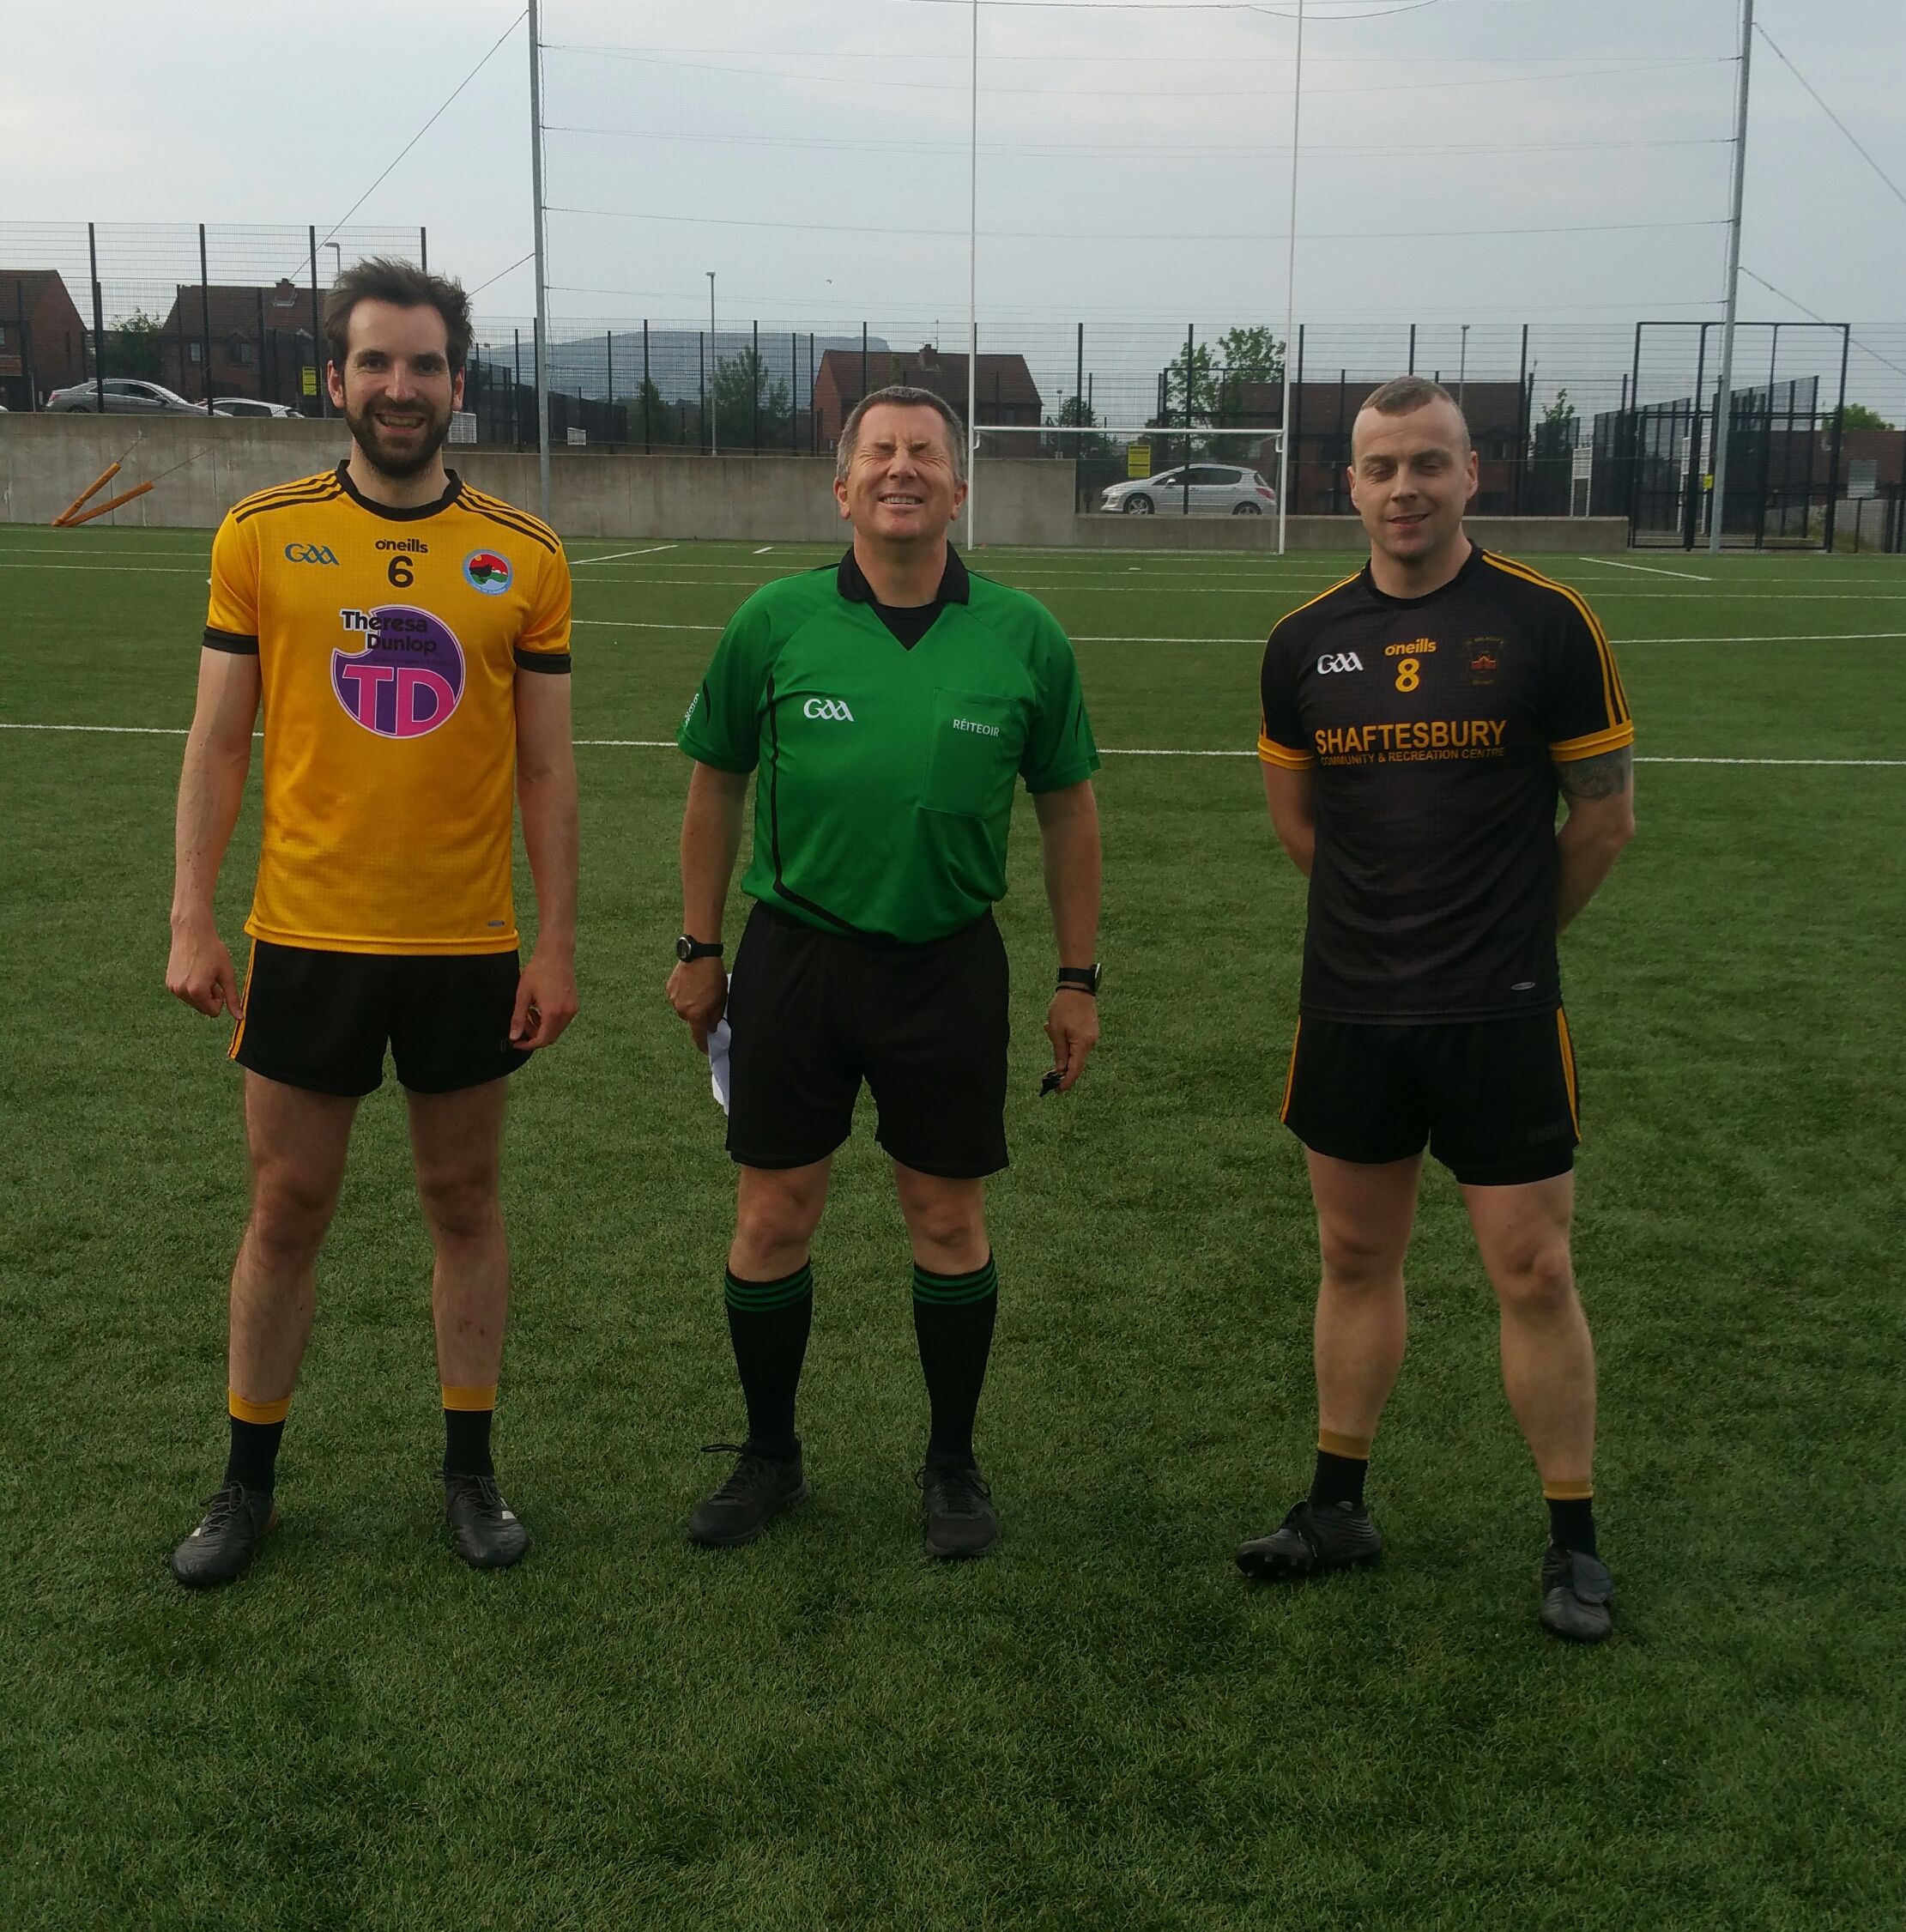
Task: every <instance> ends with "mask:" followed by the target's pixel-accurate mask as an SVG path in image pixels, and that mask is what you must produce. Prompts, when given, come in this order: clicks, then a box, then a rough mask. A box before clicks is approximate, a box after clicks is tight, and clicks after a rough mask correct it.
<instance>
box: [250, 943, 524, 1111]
mask: <svg viewBox="0 0 1906 1932" xmlns="http://www.w3.org/2000/svg"><path fill="white" fill-rule="evenodd" d="M520 970H521V969H520V966H519V965H518V962H517V955H516V954H514V953H428V954H426V953H407V954H386V953H326V952H321V951H319V950H318V948H315V947H309V946H280V945H279V944H277V943H276V942H275V941H273V940H269V939H255V940H253V941H252V942H251V972H250V973H249V974H248V975H247V977H246V979H245V1017H244V1019H243V1020H241V1021H239V1029H238V1031H237V1033H234V1034H233V1036H232V1057H233V1059H234V1060H236V1061H237V1062H238V1063H239V1065H240V1066H241V1067H248V1068H250V1069H251V1071H252V1072H253V1073H255V1074H263V1075H264V1077H265V1078H266V1079H267V1080H276V1081H283V1082H284V1084H285V1085H286V1086H287V1087H304V1088H306V1090H307V1091H308V1092H310V1093H348V1094H354V1095H362V1094H366V1093H375V1092H376V1090H377V1089H378V1087H380V1086H381V1085H382V1084H383V1082H384V1046H385V1044H386V1043H388V1044H389V1045H390V1056H391V1058H392V1059H393V1060H395V1061H396V1067H397V1078H398V1079H399V1080H400V1081H402V1083H403V1084H404V1085H405V1086H406V1087H408V1088H409V1089H410V1091H411V1092H412V1093H455V1092H457V1090H458V1089H459V1088H461V1087H479V1086H481V1085H482V1083H483V1082H484V1081H490V1080H497V1079H499V1078H500V1077H501V1076H502V1075H505V1074H513V1073H514V1072H515V1071H516V1070H517V1068H518V1067H520V1066H521V1065H522V1064H523V1062H524V1061H525V1060H527V1059H528V1058H529V1055H528V1054H527V1053H523V1052H520V1051H517V1048H515V1047H513V1046H511V1045H509V1044H508V1039H509V1032H510V1015H511V1012H512V1011H513V1010H514V1009H515V1007H516V997H517V975H518V972H520Z"/></svg>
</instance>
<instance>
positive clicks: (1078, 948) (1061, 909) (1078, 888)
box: [1032, 778, 1100, 1093]
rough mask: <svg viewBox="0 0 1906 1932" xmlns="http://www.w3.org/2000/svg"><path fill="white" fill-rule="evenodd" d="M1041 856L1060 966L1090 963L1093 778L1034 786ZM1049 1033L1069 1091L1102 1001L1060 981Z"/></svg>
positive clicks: (1094, 910) (1094, 915)
mask: <svg viewBox="0 0 1906 1932" xmlns="http://www.w3.org/2000/svg"><path fill="white" fill-rule="evenodd" d="M1032 809H1033V810H1034V812H1035V813H1037V814H1038V821H1039V857H1040V859H1041V861H1042V863H1043V864H1044V869H1045V896H1046V903H1047V905H1050V907H1051V909H1052V936H1053V938H1054V940H1055V941H1056V942H1057V944H1058V948H1059V964H1060V965H1061V966H1091V965H1092V963H1093V962H1094V961H1095V960H1097V959H1098V899H1099V874H1100V859H1099V845H1098V800H1097V799H1096V798H1095V797H1094V796H1092V780H1091V779H1090V778H1086V779H1083V780H1081V782H1080V783H1079V784H1068V785H1061V786H1060V787H1059V788H1058V789H1057V790H1055V791H1036V792H1034V793H1033V795H1032ZM1045 1031H1046V1038H1047V1039H1050V1041H1051V1042H1052V1063H1053V1065H1054V1066H1055V1067H1056V1069H1058V1073H1059V1091H1060V1092H1061V1093H1065V1092H1066V1091H1067V1090H1068V1088H1069V1087H1071V1086H1072V1085H1073V1083H1074V1081H1076V1080H1077V1079H1078V1078H1079V1075H1080V1074H1081V1073H1082V1072H1083V1071H1084V1070H1085V1065H1086V1055H1087V1054H1089V1053H1090V1052H1091V1051H1092V1048H1093V1047H1094V1046H1096V1045H1098V1001H1097V1000H1096V999H1094V998H1093V997H1092V995H1091V994H1090V993H1086V992H1083V991H1080V990H1079V989H1078V988H1076V987H1071V986H1062V987H1061V988H1060V989H1059V990H1058V991H1057V992H1056V993H1055V994H1054V995H1053V996H1052V1003H1051V1005H1050V1007H1048V1008H1047V1009H1046V1016H1045Z"/></svg>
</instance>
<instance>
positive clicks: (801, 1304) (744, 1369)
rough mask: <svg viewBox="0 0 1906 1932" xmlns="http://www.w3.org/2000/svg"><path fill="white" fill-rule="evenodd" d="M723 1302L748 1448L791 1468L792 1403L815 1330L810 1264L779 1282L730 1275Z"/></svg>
mask: <svg viewBox="0 0 1906 1932" xmlns="http://www.w3.org/2000/svg"><path fill="white" fill-rule="evenodd" d="M722 1299H723V1301H724V1302H726V1303H727V1305H728V1339H729V1344H730V1345H731V1346H732V1347H733V1348H734V1350H735V1373H736V1374H737V1375H739V1376H740V1377H741V1395H742V1397H743V1399H744V1400H745V1401H746V1402H747V1446H748V1448H749V1449H750V1450H752V1451H753V1452H754V1453H755V1454H756V1455H757V1456H771V1457H774V1458H775V1459H776V1460H777V1461H779V1462H784V1463H785V1462H791V1461H792V1460H793V1459H794V1457H795V1456H796V1453H797V1452H798V1451H799V1448H800V1444H799V1443H798V1442H797V1441H796V1438H795V1432H794V1404H795V1397H796V1395H797V1394H798V1393H799V1391H800V1388H801V1367H802V1363H803V1362H805V1361H806V1360H807V1359H808V1330H809V1329H811V1328H812V1327H813V1326H814V1263H812V1262H811V1261H804V1262H802V1264H801V1265H800V1267H798V1268H797V1269H795V1271H794V1272H793V1274H791V1275H783V1276H782V1277H781V1278H780V1280H779V1281H742V1280H741V1277H740V1276H739V1275H735V1273H733V1272H732V1271H731V1270H730V1271H728V1272H726V1273H724V1275H723V1281H722Z"/></svg>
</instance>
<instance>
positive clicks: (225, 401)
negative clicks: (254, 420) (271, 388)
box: [212, 396, 298, 416]
mask: <svg viewBox="0 0 1906 1932" xmlns="http://www.w3.org/2000/svg"><path fill="white" fill-rule="evenodd" d="M212 414H213V415H219V416H294V415H297V414H298V412H297V411H296V410H295V409H293V408H292V407H291V405H290V404H289V403H265V402H261V401H260V400H259V399H258V397H256V396H215V397H213V398H212Z"/></svg>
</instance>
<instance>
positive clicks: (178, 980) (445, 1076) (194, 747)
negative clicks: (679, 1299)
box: [166, 260, 577, 1585]
mask: <svg viewBox="0 0 1906 1932" xmlns="http://www.w3.org/2000/svg"><path fill="white" fill-rule="evenodd" d="M324 336H325V348H326V353H327V355H328V357H329V368H328V370H327V380H328V383H329V385H330V397H331V400H332V402H333V403H336V405H337V407H338V408H339V409H341V410H342V412H343V415H344V417H345V421H347V423H348V426H349V427H350V432H351V437H352V445H353V446H352V449H351V451H350V454H349V455H348V457H346V458H345V460H344V461H343V462H342V463H339V464H338V465H337V467H336V469H327V470H324V471H321V472H320V473H319V474H318V475H315V476H309V477H306V478H305V479H304V480H303V481H298V482H293V483H287V484H285V485H283V486H281V487H280V488H275V489H269V490H263V491H261V492H259V494H257V495H256V496H252V497H248V498H247V499H246V500H245V501H244V502H242V503H240V504H239V505H238V506H236V507H235V508H234V509H233V510H232V511H231V512H230V513H229V514H228V515H227V517H226V519H225V521H224V523H223V524H221V526H220V528H219V532H218V535H217V537H216V538H215V541H214V543H213V546H212V590H211V605H210V611H209V615H208V618H207V621H206V629H205V639H204V649H203V651H202V652H201V655H200V660H199V673H198V704H197V712H196V714H195V716H194V718H193V721H192V729H191V735H190V736H189V738H188V740H187V742H186V749H185V772H184V774H183V776H182V778H181V779H180V782H179V789H178V839H177V878H176V884H175V887H174V890H173V895H172V956H171V959H170V961H169V962H168V964H167V966H166V986H167V989H168V990H170V991H171V992H172V993H173V994H175V995H176V996H178V998H180V999H182V1000H184V1001H185V1002H186V1003H187V1004H188V1005H190V1006H192V1007H195V1008H197V1009H198V1010H199V1011H200V1012H201V1013H204V1014H210V1015H213V1016H216V1015H217V1014H220V1013H221V1012H229V1013H231V1014H233V1015H234V1016H235V1018H236V1019H237V1021H238V1027H237V1030H236V1032H235V1033H234V1034H233V1040H232V1048H231V1057H232V1058H233V1059H234V1060H236V1061H237V1062H238V1063H239V1064H240V1065H241V1066H242V1067H244V1068H245V1134H246V1142H247V1145H248V1148H249V1151H250V1155H251V1219H250V1220H249V1221H248V1223H247V1224H246V1226H245V1237H244V1239H243V1241H242V1243H241V1244H240V1245H239V1254H238V1259H237V1261H236V1263H234V1265H233V1270H232V1289H231V1328H230V1351H229V1374H228V1378H227V1379H228V1391H229V1392H228V1399H227V1409H228V1411H229V1414H230V1422H231V1450H230V1456H229V1459H228V1461H227V1465H226V1471H225V1478H224V1481H223V1482H222V1483H221V1486H220V1488H219V1490H218V1492H217V1493H216V1494H215V1495H214V1496H213V1497H211V1498H210V1499H209V1501H208V1505H207V1509H206V1513H205V1516H204V1518H203V1521H202V1522H201V1523H199V1525H198V1527H197V1529H195V1530H193V1532H192V1533H191V1535H190V1536H188V1537H187V1538H186V1539H185V1541H184V1542H183V1543H181V1544H180V1545H179V1546H178V1548H177V1550H175V1551H174V1552H173V1553H172V1573H173V1575H174V1576H176V1577H177V1578H178V1580H179V1581H180V1582H181V1583H183V1584H193V1585H203V1584H219V1583H225V1582H227V1581H229V1580H230V1579H231V1578H233V1577H235V1576H237V1575H238V1574H239V1572H241V1571H243V1570H244V1569H245V1566H246V1565H247V1564H248V1563H249V1562H250V1561H251V1557H252V1554H253V1553H254V1551H255V1550H256V1548H257V1544H258V1541H259V1539H260V1538H261V1537H263V1535H264V1533H265V1532H266V1530H267V1529H269V1528H270V1527H271V1525H272V1523H275V1521H276V1519H277V1518H276V1512H275V1508H274V1505H273V1493H274V1488H275V1468H276V1458H277V1452H278V1443H279V1438H280V1436H281V1433H282V1432H283V1429H284V1421H285V1415H286V1412H287V1410H288V1408H290V1405H291V1394H292V1387H293V1383H294V1382H295V1381H296V1379H297V1376H298V1366H299V1363H300V1359H301V1358H302V1357H303V1354H304V1352H305V1345H306V1341H307V1340H308V1339H309V1337H310V1334H311V1326H312V1311H313V1305H314V1298H315V1267H316V1263H317V1259H318V1249H319V1247H320V1245H322V1244H323V1241H324V1233H325V1231H326V1229H327V1227H328V1226H330V1219H331V1214H332V1211H333V1209H334V1208H336V1203H337V1196H338V1189H339V1186H340V1184H341V1183H342V1179H343V1174H344V1160H345V1153H346V1149H347V1148H348V1143H349V1141H350V1135H351V1123H352V1120H353V1117H354V1115H355V1114H356V1112H357V1106H358V1102H359V1101H360V1099H362V1098H363V1097H364V1095H365V1094H366V1093H370V1092H372V1090H373V1089H374V1088H376V1087H378V1085H379V1084H380V1083H381V1081H382V1080H383V1077H384V1051H385V1048H386V1046H388V1047H389V1049H390V1052H391V1055H392V1057H393V1059H394V1061H395V1063H396V1072H397V1078H398V1080H399V1081H401V1082H402V1085H403V1087H404V1089H405V1097H406V1102H407V1105H408V1112H409V1127H410V1143H411V1149H412V1153H413V1156H414V1161H415V1166H416V1176H417V1190H418V1194H419V1196H420V1198H421V1202H422V1205H423V1213H424V1220H425V1223H426V1226H427V1228H428V1230H429V1233H430V1239H431V1244H432V1246H433V1251H434V1254H435V1269H434V1273H433V1279H432V1305H433V1314H434V1317H435V1321H436V1330H437V1365H438V1373H439V1378H440V1381H441V1383H442V1387H443V1405H444V1431H445V1451H444V1465H443V1481H444V1493H445V1514H446V1516H447V1517H448V1520H449V1523H450V1525H451V1533H452V1536H453V1540H454V1541H455V1545H456V1548H457V1554H458V1555H459V1556H461V1557H462V1558H463V1560H464V1561H465V1562H466V1563H469V1564H470V1565H472V1566H475V1567H478V1568H499V1567H501V1566H505V1565H508V1564H511V1563H514V1562H516V1561H517V1560H518V1559H519V1558H520V1557H521V1556H522V1555H523V1551H524V1550H525V1549H526V1547H528V1541H529V1539H528V1534H527V1532H526V1531H525V1530H524V1529H523V1525H522V1523H519V1522H518V1521H517V1517H516V1516H515V1515H514V1513H513V1512H512V1511H511V1510H510V1509H509V1507H508V1506H507V1505H506V1504H505V1502H504V1500H503V1498H502V1495H501V1493H499V1490H498V1487H497V1484H496V1475H495V1470H494V1468H493V1464H492V1462H491V1457H490V1420H491V1414H492V1411H493V1408H494V1406H495V1401H496V1385H497V1381H498V1376H499V1369H500V1366H501V1363H502V1358H503V1329H504V1323H505V1316H506V1314H507V1311H508V1305H509V1292H510V1276H509V1254H508V1249H507V1246H506V1244H505V1236H504V1228H503V1216H502V1209H501V1206H500V1202H499V1191H498V1174H499V1165H500V1160H501V1153H502V1137H503V1115H504V1092H505V1089H504V1080H505V1076H506V1075H509V1074H511V1073H513V1072H514V1071H515V1070H516V1069H517V1068H518V1067H519V1066H521V1065H522V1064H523V1062H524V1060H525V1059H526V1058H527V1057H529V1054H531V1053H532V1052H534V1051H536V1050H537V1049H539V1048H541V1047H545V1046H548V1045H552V1044H553V1043H554V1041H555V1040H556V1039H558V1038H559V1037H560V1035H561V1033H562V1031H563V1029H564V1028H565V1027H566V1026H567V1025H568V1024H569V1022H570V1021H571V1020H572V1019H573V1018H574V1016H575V1013H576V977H575V966H574V957H575V937H576V852H577V809H576V771H575V763H574V760H573V756H572V752H571V749H570V704H569V689H570V687H569V679H568V676H567V675H566V674H567V672H568V670H569V603H570V593H569V566H568V562H567V560H566V558H565V557H564V555H563V550H562V545H561V544H560V542H558V540H557V538H556V536H555V535H554V532H553V531H551V530H549V529H548V527H547V526H546V525H545V524H542V523H540V522H538V521H537V519H536V518H534V517H530V516H528V515H525V514H524V513H523V512H522V511H520V510H516V509H513V508H511V506H509V505H508V504H505V503H503V502H500V501H499V500H497V499H496V498H494V497H491V496H487V495H485V494H483V493H482V492H481V491H480V490H475V489H472V488H470V487H469V485H468V484H467V483H464V482H463V481H461V480H460V479H459V478H458V477H457V475H456V474H455V472H454V471H451V470H446V469H445V467H444V462H443V457H442V453H441V452H442V448H443V443H444V439H445V436H446V435H447V434H448V433H449V429H450V419H451V411H452V410H453V409H456V408H457V405H458V404H459V403H461V401H462V399H463V365H464V361H465V359H466V357H467V356H468V354H469V346H470V323H469V299H468V298H467V297H466V296H465V294H464V293H463V289H462V288H460V287H459V286H458V285H457V284H456V283H455V282H445V281H444V280H442V279H441V278H439V277H438V276H431V275H427V274H425V273H423V272H422V271H421V270H417V269H414V268H412V267H411V266H410V265H409V264H408V263H403V262H396V261H385V260H373V261H367V262H360V263H357V264H356V265H355V266H354V267H353V268H351V269H350V270H348V271H346V272H345V273H344V274H343V275H342V276H339V278H338V280H337V282H336V286H335V287H334V288H333V289H332V291H331V294H330V300H328V302H327V303H326V305H325V312H324ZM261 702H262V704H263V717H264V733H263V737H264V827H263V839H262V842H261V851H260V855H259V861H258V875H257V887H256V890H255V893H254V896H253V899H252V905H251V918H249V919H248V920H247V921H246V922H245V930H246V931H247V932H248V933H249V934H250V935H251V941H252V947H251V968H250V971H249V972H248V974H247V976H246V979H245V990H244V992H243V994H242V995H241V994H240V992H239V984H238V981H237V978H236V976H235V974H234V972H233V965H232V957H231V954H229V953H228V952H227V950H226V948H225V945H224V942H223V941H222V940H221V938H220V936H219V933H218V929H217V927H216V925H215V923H214V918H213V888H214V886H215V883H216V881H217V877H218V870H219V866H220V863H221V860H222V859H223V857H224V855H225V850H226V847H227V844H228V843H229V841H230V839H231V835H232V831H233V826H234V825H235V823H236V822H237V820H238V815H239V806H240V803H241V802H242V800H243V797H244V792H245V776H246V772H247V769H248V767H249V766H250V763H251V738H252V728H253V725H254V724H255V723H256V721H257V718H258V715H259V710H260V705H261ZM512 787H513V789H514V792H515V796H516V800H517V802H518V803H519V804H520V807H521V809H522V815H523V845H524V848H525V850H526V851H528V853H529V869H530V872H531V874H532V875H533V878H534V881H535V893H536V905H537V913H538V918H537V930H536V942H535V950H534V951H533V952H532V954H530V957H529V961H528V963H527V964H526V965H523V966H520V968H519V965H518V955H517V929H516V919H515V914H514V911H513V907H512V899H511V791H512Z"/></svg>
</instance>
